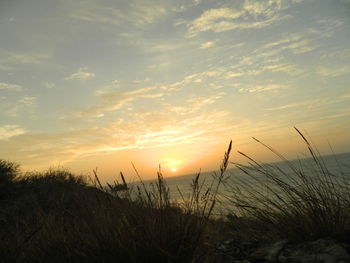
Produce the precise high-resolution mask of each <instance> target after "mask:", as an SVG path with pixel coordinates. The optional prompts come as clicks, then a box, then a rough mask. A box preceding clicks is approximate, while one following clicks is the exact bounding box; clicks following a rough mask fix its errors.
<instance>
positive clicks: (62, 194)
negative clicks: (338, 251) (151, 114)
mask: <svg viewBox="0 0 350 263" xmlns="http://www.w3.org/2000/svg"><path fill="white" fill-rule="evenodd" d="M296 131H297V132H298V133H299V135H300V137H301V139H302V140H303V142H304V143H305V145H306V147H307V149H308V151H309V154H310V157H311V160H312V162H309V163H308V165H307V166H305V165H304V164H303V162H300V163H295V162H291V161H288V160H287V159H286V158H285V157H283V155H281V154H280V153H278V152H277V151H276V150H275V149H273V148H272V147H270V146H268V145H265V144H264V143H263V142H261V141H259V140H257V139H255V140H256V142H257V143H259V144H261V145H262V146H263V147H265V148H266V149H268V150H269V151H272V152H273V153H274V154H276V155H277V156H278V157H280V158H281V160H282V161H283V162H284V165H285V167H287V168H286V169H285V168H281V167H280V166H278V165H277V164H264V163H261V162H258V161H255V160H254V159H253V158H251V157H249V156H248V155H246V154H244V153H241V155H242V156H244V157H245V158H246V159H247V160H248V163H249V164H248V165H243V164H238V163H235V165H236V167H238V168H239V169H241V171H243V172H244V173H245V175H246V176H245V177H244V179H242V178H243V177H236V176H235V175H232V176H230V178H229V179H230V181H227V175H226V170H227V168H228V164H229V155H230V152H231V148H232V142H231V143H230V144H229V147H228V149H227V151H226V152H225V155H224V157H223V161H222V164H221V166H220V169H219V171H218V172H217V173H214V176H213V178H212V181H211V182H204V180H203V178H202V176H201V173H200V172H199V173H198V174H197V175H196V176H195V177H194V178H193V180H192V182H191V189H192V191H191V192H190V193H189V194H186V195H185V194H183V193H181V191H180V190H179V191H180V196H181V198H180V200H174V199H172V196H171V194H172V193H171V192H170V190H169V188H168V186H167V184H166V181H165V180H164V177H163V174H162V171H161V168H160V167H159V171H158V173H157V179H156V181H155V182H153V183H151V184H147V183H145V182H144V181H142V178H141V176H140V175H139V172H138V170H137V169H136V168H135V167H134V170H135V173H136V175H137V176H138V177H139V179H140V183H139V184H137V185H134V184H128V183H127V182H126V180H125V177H124V175H123V173H120V183H119V182H118V181H115V182H114V183H113V184H107V187H104V186H102V184H101V182H100V180H99V176H98V171H97V169H96V170H94V177H93V178H90V179H89V178H86V177H84V176H76V175H74V174H72V173H71V172H69V171H66V170H54V169H49V170H48V171H46V172H43V173H37V172H32V173H22V172H21V171H20V169H19V166H18V165H16V164H14V163H12V162H9V161H5V160H0V190H1V191H0V224H1V228H0V257H1V261H2V262H47V260H48V259H50V262H89V263H90V262H115V261H117V262H216V261H215V260H216V254H215V249H216V247H217V246H218V244H219V243H220V242H221V241H223V240H226V239H232V238H233V239H236V240H238V241H240V240H242V239H244V240H258V241H262V242H265V241H269V242H271V241H274V240H276V239H280V238H288V239H291V240H294V241H305V240H315V239H318V238H333V239H336V240H339V241H344V242H347V243H350V240H346V238H348V236H349V234H350V191H349V190H350V185H349V178H348V176H349V174H346V173H345V172H342V170H341V169H339V172H338V173H335V172H333V171H330V170H329V168H328V166H327V163H326V162H325V161H324V160H323V158H322V156H321V155H320V153H319V152H318V150H317V148H315V147H314V146H313V145H312V144H311V143H310V140H308V139H307V138H306V137H305V136H304V135H303V134H302V133H301V132H300V131H299V130H298V129H296ZM339 167H340V165H339ZM227 182H228V183H227ZM223 184H226V185H227V186H228V187H229V194H228V195H227V196H226V197H227V198H228V200H229V201H230V202H231V204H232V205H233V207H234V210H232V209H231V207H232V206H230V207H227V206H226V207H224V209H226V212H227V214H228V216H227V218H226V219H225V218H217V217H215V216H213V211H214V209H215V206H216V205H217V203H218V202H219V201H220V200H219V198H222V195H223V192H222V191H221V187H222V185H223Z"/></svg>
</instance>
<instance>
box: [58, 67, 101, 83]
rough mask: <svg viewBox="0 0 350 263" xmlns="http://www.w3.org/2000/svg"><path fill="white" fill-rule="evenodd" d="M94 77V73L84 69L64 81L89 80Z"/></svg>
mask: <svg viewBox="0 0 350 263" xmlns="http://www.w3.org/2000/svg"><path fill="white" fill-rule="evenodd" d="M94 77H95V73H92V72H88V71H87V68H86V67H83V68H80V69H79V71H78V72H76V73H73V74H72V75H70V76H69V77H67V78H65V80H89V79H92V78H94Z"/></svg>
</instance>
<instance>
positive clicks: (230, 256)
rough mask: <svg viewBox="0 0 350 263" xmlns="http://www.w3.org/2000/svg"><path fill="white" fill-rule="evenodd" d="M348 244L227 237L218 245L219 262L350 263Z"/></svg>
mask: <svg viewBox="0 0 350 263" xmlns="http://www.w3.org/2000/svg"><path fill="white" fill-rule="evenodd" d="M344 246H345V245H344ZM344 246H343V244H340V243H337V242H336V241H334V240H330V239H319V240H316V241H308V242H302V243H296V244H294V243H291V242H289V241H288V240H286V239H285V240H280V241H278V242H275V243H272V244H262V243H259V242H257V241H252V242H239V241H237V240H227V241H225V242H223V243H221V244H220V245H219V246H218V248H217V252H216V256H215V258H216V260H215V262H219V263H258V262H259V263H263V262H266V263H313V262H315V263H316V262H317V263H347V262H350V256H349V254H348V252H347V251H346V249H345V247H344Z"/></svg>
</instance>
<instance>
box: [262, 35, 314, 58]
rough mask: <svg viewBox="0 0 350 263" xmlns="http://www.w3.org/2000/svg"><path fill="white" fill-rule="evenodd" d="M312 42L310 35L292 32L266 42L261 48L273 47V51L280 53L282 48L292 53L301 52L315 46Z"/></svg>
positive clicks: (312, 48)
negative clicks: (273, 40)
mask: <svg viewBox="0 0 350 263" xmlns="http://www.w3.org/2000/svg"><path fill="white" fill-rule="evenodd" d="M313 38H314V37H313ZM313 42H314V41H313V39H312V38H311V37H310V36H308V37H307V34H301V33H294V34H288V35H286V36H284V37H282V38H281V39H280V40H278V41H275V42H272V43H268V44H266V45H265V46H264V47H263V48H265V49H270V48H273V49H274V51H275V53H280V52H281V51H283V50H290V51H291V52H293V53H294V54H302V53H306V52H309V51H312V50H314V49H316V48H317V46H316V45H315V44H313Z"/></svg>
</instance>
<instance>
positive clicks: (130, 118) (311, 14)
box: [0, 0, 350, 180]
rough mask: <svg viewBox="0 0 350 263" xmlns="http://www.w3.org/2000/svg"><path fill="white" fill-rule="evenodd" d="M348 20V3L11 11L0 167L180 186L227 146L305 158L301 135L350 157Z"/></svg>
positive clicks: (79, 5)
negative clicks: (171, 181) (158, 179)
mask: <svg viewBox="0 0 350 263" xmlns="http://www.w3.org/2000/svg"><path fill="white" fill-rule="evenodd" d="M349 20H350V1H349V0H304V1H302V0H266V1H263V0H236V1H234V0H230V1H219V0H207V1H205V0H192V1H191V0H173V1H170V0H168V1H167V0H164V1H163V0H150V1H147V0H142V1H140V0H99V1H97V0H74V1H70V0H55V1H54V0H51V1H48V0H31V1H27V0H1V1H0V158H4V159H9V160H12V161H16V162H18V163H20V164H22V167H23V169H25V170H34V169H35V170H40V169H44V168H48V167H50V166H52V167H57V166H63V167H66V168H69V169H72V170H73V171H77V172H84V173H85V172H91V170H92V169H93V168H95V167H98V169H99V171H100V176H101V177H102V178H103V180H111V179H112V178H113V177H114V176H116V175H117V173H118V172H119V171H120V170H122V171H124V173H125V174H126V176H131V175H132V169H131V162H133V163H134V164H135V166H136V167H137V168H138V169H139V171H140V173H141V174H142V175H143V176H145V177H146V178H148V177H149V176H151V175H153V174H154V172H155V171H156V170H157V167H158V164H161V165H162V167H163V170H164V173H165V175H166V176H174V175H179V174H184V173H193V172H195V171H197V170H199V168H202V170H210V169H214V168H216V167H218V166H219V164H220V159H221V158H222V155H223V153H224V151H225V149H226V147H227V145H228V143H229V141H230V139H232V140H233V147H234V150H235V151H236V150H241V151H244V152H247V153H248V154H251V155H253V156H256V157H257V158H258V159H259V158H260V159H262V160H265V161H269V160H271V159H269V158H271V156H269V155H267V154H265V151H264V150H263V149H262V148H261V147H260V146H259V145H257V144H256V143H255V142H253V141H252V139H251V137H252V136H254V137H257V138H259V139H261V140H263V141H265V142H267V143H269V144H271V145H273V146H274V147H275V148H278V149H280V150H281V151H282V152H284V153H286V155H287V156H288V157H290V158H295V157H296V156H297V154H299V153H300V152H301V150H302V143H301V140H300V138H299V137H298V136H297V134H296V133H295V132H294V131H293V126H297V127H299V128H300V129H301V130H302V131H305V132H307V133H308V134H309V135H310V136H311V137H312V138H313V139H314V141H315V142H316V143H317V145H318V146H319V147H320V149H321V150H323V149H324V151H325V152H327V149H328V148H327V147H328V141H329V142H330V144H331V145H332V146H333V148H334V150H335V151H336V152H348V151H350V132H349V131H350V87H349V84H350V23H349ZM232 157H233V158H236V157H237V156H236V155H233V156H232ZM237 158H238V157H237ZM237 160H239V159H237ZM175 170H176V171H175Z"/></svg>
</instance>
